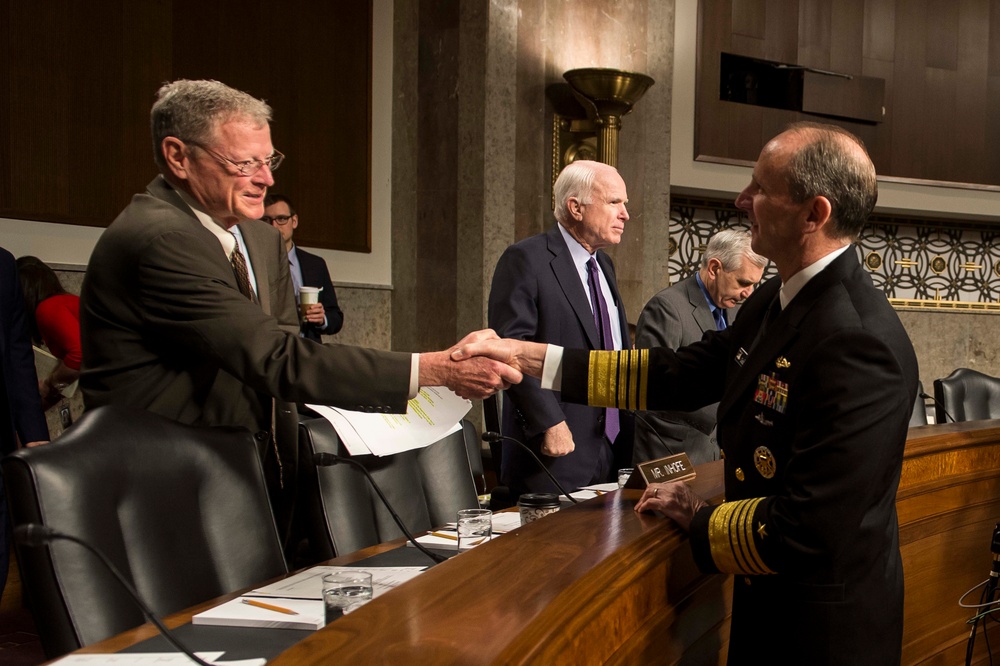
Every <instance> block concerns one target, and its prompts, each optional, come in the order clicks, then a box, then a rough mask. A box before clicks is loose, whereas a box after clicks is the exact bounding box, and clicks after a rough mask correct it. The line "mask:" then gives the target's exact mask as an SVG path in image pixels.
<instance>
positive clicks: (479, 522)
mask: <svg viewBox="0 0 1000 666" xmlns="http://www.w3.org/2000/svg"><path fill="white" fill-rule="evenodd" d="M456 529H457V530H458V549H459V550H468V549H469V548H472V547H473V546H477V545H479V544H481V543H482V542H484V541H489V540H490V539H492V538H493V512H492V511H490V510H489V509H462V510H461V511H459V512H458V525H457V526H456Z"/></svg>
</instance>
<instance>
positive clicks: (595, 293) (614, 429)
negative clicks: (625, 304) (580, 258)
mask: <svg viewBox="0 0 1000 666" xmlns="http://www.w3.org/2000/svg"><path fill="white" fill-rule="evenodd" d="M597 271H598V268H597V260H596V259H594V258H593V257H591V258H590V259H589V260H588V261H587V286H588V287H590V304H591V306H592V307H593V309H594V324H596V325H597V330H598V332H599V333H600V334H601V348H602V349H606V350H608V351H613V350H614V348H615V340H614V338H613V337H612V335H611V316H610V314H609V313H608V302H607V301H606V300H604V293H603V292H602V291H601V281H600V279H599V278H598V275H597ZM619 430H621V425H620V423H619V420H618V410H617V409H613V408H610V407H609V408H607V409H605V410H604V434H605V436H606V437H607V438H608V440H609V441H610V442H611V443H612V444H614V441H615V438H616V437H618V431H619Z"/></svg>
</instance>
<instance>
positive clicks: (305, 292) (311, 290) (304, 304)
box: [299, 287, 323, 316]
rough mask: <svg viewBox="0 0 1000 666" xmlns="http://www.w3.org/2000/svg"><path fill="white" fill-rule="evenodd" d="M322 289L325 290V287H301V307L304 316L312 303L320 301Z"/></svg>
mask: <svg viewBox="0 0 1000 666" xmlns="http://www.w3.org/2000/svg"><path fill="white" fill-rule="evenodd" d="M321 291H323V287H302V288H301V289H299V309H300V310H301V311H302V315H303V316H305V314H306V310H308V309H309V306H310V305H315V304H316V303H319V292H321Z"/></svg>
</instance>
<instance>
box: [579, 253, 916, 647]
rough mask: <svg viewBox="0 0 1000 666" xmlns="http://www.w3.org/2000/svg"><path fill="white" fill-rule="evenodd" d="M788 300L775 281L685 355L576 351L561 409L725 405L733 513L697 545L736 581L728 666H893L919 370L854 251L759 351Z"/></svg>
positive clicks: (700, 527)
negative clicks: (773, 311) (900, 513)
mask: <svg viewBox="0 0 1000 666" xmlns="http://www.w3.org/2000/svg"><path fill="white" fill-rule="evenodd" d="M779 287H780V284H779V281H778V280H770V281H769V282H767V283H766V284H764V285H763V286H762V287H761V288H760V289H759V290H757V292H756V293H754V294H753V296H751V297H750V299H748V300H747V302H746V304H745V305H744V306H743V309H742V310H741V312H740V316H739V317H738V318H737V319H736V321H735V322H734V324H733V326H731V327H730V328H728V329H726V330H725V331H722V332H719V333H708V334H707V335H706V337H705V338H704V339H703V340H702V341H700V342H697V343H695V344H693V345H689V346H687V347H683V348H681V349H680V350H678V351H677V352H676V353H675V352H671V351H670V350H666V349H652V350H635V351H632V352H622V353H620V354H616V353H614V352H585V351H578V350H566V352H565V354H564V357H563V381H562V390H563V396H564V397H566V398H568V399H572V400H581V401H585V402H588V404H593V405H605V404H615V405H617V406H619V407H623V408H629V409H647V408H648V409H667V408H669V409H694V408H697V407H700V406H701V405H703V404H708V403H712V402H715V401H720V405H719V412H718V440H719V445H720V446H721V448H722V450H723V454H724V457H725V487H726V501H725V502H724V503H723V504H721V505H718V506H712V507H706V508H704V509H702V510H701V511H699V512H698V513H697V515H696V516H695V518H694V520H693V521H692V523H691V531H690V542H691V547H692V550H693V553H694V556H695V560H696V561H697V562H698V565H699V566H700V567H701V569H702V570H703V571H706V572H716V571H718V572H723V573H732V574H735V581H734V595H733V611H732V625H731V632H730V643H729V663H730V664H739V663H754V664H756V663H767V664H810V665H815V664H852V665H857V664H872V665H878V666H884V665H886V664H896V663H899V660H900V651H901V643H902V630H903V569H902V561H901V558H900V553H899V530H898V526H897V519H896V503H895V500H896V489H897V487H898V485H899V475H900V469H901V467H902V457H903V446H904V444H905V440H906V431H907V427H908V419H909V416H910V411H911V410H912V407H913V401H914V398H915V392H916V387H917V377H918V373H917V360H916V356H915V354H914V352H913V347H912V345H911V343H910V340H909V338H908V336H907V334H906V331H905V330H904V329H903V326H902V325H901V324H900V322H899V318H898V317H897V316H896V313H895V312H894V311H893V309H892V307H891V306H890V305H889V303H888V301H887V300H886V297H885V295H884V294H883V293H882V292H881V291H880V290H878V289H876V288H875V287H874V285H873V284H872V281H871V278H870V277H869V276H868V274H867V273H865V272H864V271H863V270H862V268H861V266H860V265H859V263H858V259H857V254H856V252H855V251H854V249H853V248H851V249H848V250H847V251H846V252H844V253H843V254H841V255H840V256H839V257H837V258H836V259H835V260H834V261H833V262H832V263H831V264H830V265H829V266H827V267H826V268H825V269H823V270H822V271H821V272H820V273H819V274H817V275H816V276H815V277H813V279H812V280H810V281H809V282H808V283H807V284H806V285H805V286H804V287H803V288H802V290H801V291H800V292H799V293H798V294H797V295H796V296H795V298H794V299H793V300H792V301H791V302H790V303H789V304H788V306H787V307H786V308H785V309H784V310H783V311H781V312H780V314H778V315H777V317H776V318H775V319H773V321H771V322H769V324H768V326H767V328H766V330H765V331H764V333H763V334H762V335H761V336H760V338H759V340H757V337H758V331H759V330H760V326H761V324H762V323H763V322H764V320H765V317H766V314H767V311H768V308H769V305H770V304H771V302H772V301H774V300H775V299H777V295H778V290H779ZM755 341H756V345H755V344H754V343H755Z"/></svg>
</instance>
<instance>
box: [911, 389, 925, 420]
mask: <svg viewBox="0 0 1000 666" xmlns="http://www.w3.org/2000/svg"><path fill="white" fill-rule="evenodd" d="M923 393H924V383H923V382H922V381H920V380H917V397H916V398H915V399H914V401H913V412H911V413H910V427H911V428H915V427H917V426H923V425H927V403H926V402H924V399H923V397H922V396H923Z"/></svg>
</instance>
